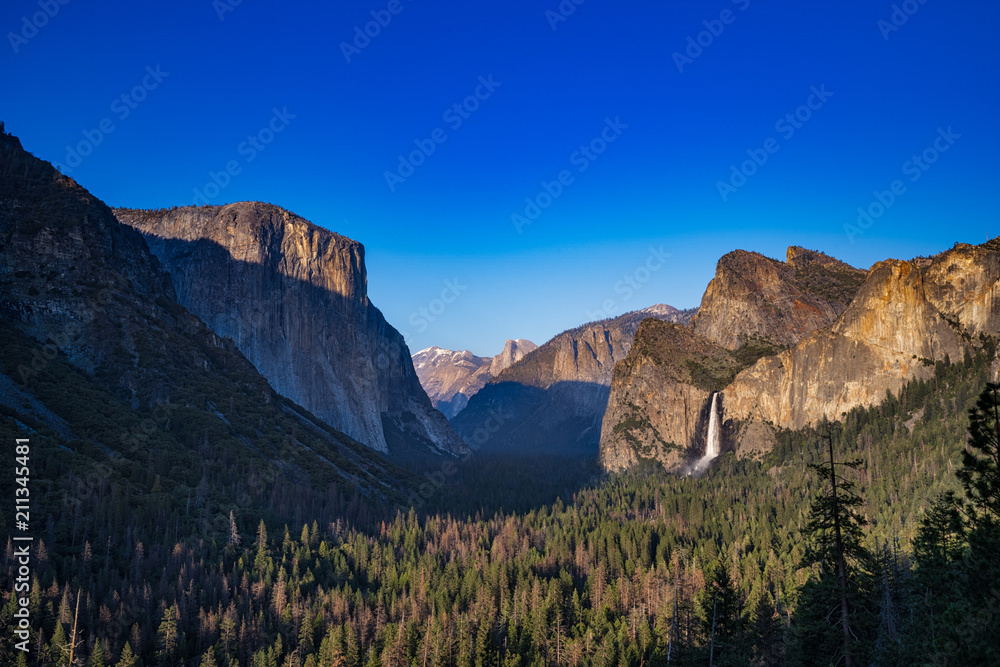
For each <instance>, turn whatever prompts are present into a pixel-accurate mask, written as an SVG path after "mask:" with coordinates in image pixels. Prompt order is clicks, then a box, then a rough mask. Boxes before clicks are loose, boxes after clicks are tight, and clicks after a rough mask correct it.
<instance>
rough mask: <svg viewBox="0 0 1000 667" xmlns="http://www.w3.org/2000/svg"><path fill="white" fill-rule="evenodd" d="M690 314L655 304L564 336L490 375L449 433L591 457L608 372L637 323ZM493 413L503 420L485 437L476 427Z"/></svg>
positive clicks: (526, 448)
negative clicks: (649, 319) (453, 429)
mask: <svg viewBox="0 0 1000 667" xmlns="http://www.w3.org/2000/svg"><path fill="white" fill-rule="evenodd" d="M692 314H693V311H681V310H678V309H676V308H673V307H671V306H666V305H662V304H660V305H658V306H654V307H651V308H649V309H643V310H641V311H634V312H630V313H625V314H624V315H621V316H619V317H615V318H609V319H606V320H601V321H599V322H591V323H589V324H585V325H582V326H579V327H576V328H574V329H570V330H568V331H564V332H562V333H561V334H559V335H557V336H555V337H553V338H552V339H550V340H549V341H547V342H546V343H545V344H543V345H541V346H539V347H538V349H536V350H534V351H532V352H530V353H529V354H527V355H525V356H524V358H522V359H521V360H520V361H518V362H517V363H514V364H513V365H511V366H510V367H509V368H507V369H505V370H504V371H502V372H501V373H500V374H499V375H497V376H496V377H494V378H492V379H491V380H490V381H489V382H488V383H487V384H486V385H485V386H484V387H483V388H482V389H481V390H480V391H479V392H478V393H477V394H476V395H475V396H473V397H472V399H470V401H469V404H468V406H466V408H465V410H463V411H462V412H461V413H459V415H458V416H457V417H456V418H455V419H454V420H453V421H452V423H453V425H454V426H455V430H456V431H458V433H459V434H460V435H462V437H463V438H465V439H466V441H467V442H469V443H470V445H472V443H473V442H475V443H476V444H478V445H484V444H487V443H488V445H487V446H488V447H491V448H497V449H505V450H519V451H549V452H552V451H562V452H573V453H582V454H585V455H591V454H596V452H597V444H598V441H599V435H600V429H601V419H602V417H603V415H604V410H605V408H606V406H607V398H608V389H609V386H610V384H611V373H612V370H613V369H614V366H615V363H617V362H618V361H620V360H621V359H624V358H625V356H626V355H627V354H628V351H629V348H630V347H631V345H632V338H633V336H634V335H635V332H636V329H638V328H639V324H640V323H641V322H642V321H643V320H644V319H647V318H648V317H653V318H656V319H662V320H665V321H675V322H677V321H679V322H687V321H688V320H689V319H690V317H691V315H692ZM496 415H501V416H502V420H503V423H502V424H500V425H499V427H496V428H493V429H492V430H489V432H488V438H487V437H485V436H484V430H483V429H484V428H486V427H485V426H484V425H491V422H490V419H491V418H493V419H496ZM484 438H485V439H484Z"/></svg>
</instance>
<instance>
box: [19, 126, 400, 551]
mask: <svg viewBox="0 0 1000 667" xmlns="http://www.w3.org/2000/svg"><path fill="white" fill-rule="evenodd" d="M0 349H2V350H3V354H2V355H0V404H3V405H4V406H5V410H4V413H3V416H2V418H0V420H2V422H3V423H2V426H3V427H4V428H6V427H7V426H9V425H10V423H11V422H12V421H13V420H12V418H11V416H12V415H13V416H14V417H15V418H16V419H17V420H19V421H18V422H17V423H18V424H20V427H18V428H22V429H23V430H25V431H29V432H31V433H32V436H31V437H32V439H33V444H34V445H35V446H36V447H37V448H38V449H37V451H38V452H39V456H42V457H44V458H45V460H46V461H47V464H46V465H48V466H50V467H51V469H52V470H60V469H62V470H67V471H69V473H67V474H70V478H69V479H72V476H73V475H80V476H81V478H82V477H83V476H85V475H86V474H88V473H89V472H91V471H94V470H99V472H100V477H99V478H100V479H102V480H104V479H107V482H108V485H109V486H107V487H105V486H104V482H102V488H104V489H114V488H117V489H118V490H117V491H112V490H108V491H107V493H120V494H122V497H125V496H127V497H128V498H129V503H130V505H131V506H133V507H140V506H144V505H143V504H144V503H146V502H147V501H148V500H149V499H151V498H153V497H154V496H155V506H156V507H157V510H156V511H157V512H163V511H167V510H168V508H169V511H174V510H176V511H177V516H178V517H179V516H181V515H182V513H183V515H185V516H191V517H194V516H200V515H204V516H205V517H206V521H208V522H209V527H210V526H211V521H212V520H213V514H212V512H219V511H220V510H219V509H218V508H220V507H237V506H238V507H245V506H246V505H247V504H248V503H250V502H256V503H261V504H264V503H268V502H269V500H270V499H272V498H273V497H277V496H272V495H271V494H272V493H278V492H279V489H280V497H282V498H286V499H288V503H287V504H285V506H284V508H282V509H276V510H275V511H278V512H279V513H281V514H282V515H283V516H286V517H288V518H291V517H292V516H293V510H294V509H295V508H298V510H301V509H302V508H303V507H304V506H306V505H309V506H310V507H316V506H317V505H316V504H315V502H314V501H315V498H313V499H310V497H309V496H310V494H312V493H315V494H316V495H317V496H318V497H321V498H322V497H326V496H327V494H328V493H330V492H331V491H333V492H334V495H336V493H342V492H345V491H346V492H348V494H350V493H353V490H352V489H355V490H357V489H360V490H361V491H362V493H365V494H366V495H369V496H371V497H372V498H373V499H379V500H387V499H389V497H390V496H391V495H393V494H396V493H397V492H399V493H402V492H405V489H404V487H403V484H402V483H401V480H406V479H407V478H408V476H407V475H406V474H405V473H403V471H401V470H399V469H398V468H396V467H395V466H393V465H392V464H390V463H389V462H388V461H386V460H384V459H383V458H382V457H379V456H376V455H374V454H373V452H371V450H369V449H368V448H366V447H364V446H363V445H361V444H360V443H358V442H356V441H354V440H351V439H350V438H348V437H347V436H345V435H344V434H343V433H340V432H337V431H335V430H334V429H332V428H330V427H329V426H326V425H324V424H321V423H318V422H316V421H315V419H314V418H312V417H311V416H309V415H308V414H306V413H305V412H304V411H303V410H302V408H301V407H299V406H296V405H295V404H294V403H291V402H290V401H285V399H282V398H281V397H280V396H279V395H278V394H277V393H275V391H274V390H273V389H272V388H271V387H270V386H269V385H268V383H267V381H266V380H265V379H264V378H263V377H262V376H261V375H260V374H259V373H258V372H257V371H256V369H254V367H253V366H251V365H250V363H249V362H248V361H247V360H246V358H244V356H243V355H241V354H240V353H239V351H238V350H237V349H236V346H235V345H234V344H233V343H232V342H231V341H228V340H226V339H224V338H221V337H220V336H218V335H216V334H215V333H213V332H212V331H211V330H210V329H209V328H208V327H206V326H205V324H204V323H203V322H202V320H200V319H199V318H198V317H196V316H194V315H192V314H191V313H190V312H189V311H188V310H186V309H185V308H184V307H183V306H182V305H180V304H179V303H178V301H177V298H176V292H175V289H174V286H173V285H172V282H171V279H170V276H169V275H168V274H167V273H166V272H165V271H164V270H163V268H162V266H161V264H160V262H159V261H158V260H157V259H156V257H154V256H153V255H152V254H151V253H150V251H149V248H148V246H147V244H146V241H145V240H144V238H143V236H142V235H141V234H140V233H139V232H137V231H136V230H134V229H132V228H131V227H129V226H126V225H122V224H120V223H119V222H118V220H116V218H115V216H114V214H113V213H112V211H111V209H109V208H108V207H107V206H106V205H105V204H104V203H103V202H101V201H100V200H98V199H97V198H96V197H94V196H93V195H91V194H90V193H89V192H88V191H87V190H85V189H84V188H82V187H81V186H80V185H79V184H77V183H76V182H75V181H74V180H73V179H71V178H67V177H65V176H63V175H61V174H59V172H57V171H56V170H55V169H54V168H53V167H52V166H51V165H49V164H48V163H46V162H42V161H41V160H38V159H36V158H34V157H33V156H32V155H30V154H29V153H27V152H26V151H25V150H24V149H23V148H22V147H21V144H20V142H19V141H18V140H17V138H15V137H13V136H10V135H6V134H3V133H2V132H0ZM29 425H33V426H29ZM49 428H51V429H52V432H53V433H55V434H57V435H58V438H55V437H54V436H52V435H49V434H48V433H47V429H49ZM43 452H44V453H43ZM208 479H211V485H209V484H208ZM199 480H202V481H201V482H199ZM338 485H339V490H338ZM196 487H197V492H196V493H192V491H193V490H194V489H195V488H196ZM102 493H103V491H102ZM150 494H152V495H150ZM210 496H211V498H210ZM397 497H402V496H400V495H397ZM39 502H42V503H44V502H46V500H45V499H44V498H43V499H40V500H39ZM310 503H312V504H310ZM149 506H150V507H151V506H152V505H149ZM52 507H53V508H54V507H56V505H55V504H54V503H53V505H52ZM213 507H214V508H215V509H214V510H211V508H213ZM140 523H141V522H140ZM81 525H83V524H81ZM199 525H200V524H199ZM147 529H151V527H145V526H137V527H136V530H137V531H145V530H147ZM204 534H205V533H202V535H204Z"/></svg>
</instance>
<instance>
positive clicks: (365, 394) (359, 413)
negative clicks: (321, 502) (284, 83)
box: [115, 202, 464, 452]
mask: <svg viewBox="0 0 1000 667" xmlns="http://www.w3.org/2000/svg"><path fill="white" fill-rule="evenodd" d="M115 214H116V215H117V217H118V219H119V220H120V221H121V222H123V223H125V224H127V225H130V226H131V227H133V228H135V229H136V230H138V231H139V232H141V233H142V234H143V236H144V237H145V239H146V242H147V243H148V244H149V248H150V250H151V251H152V252H153V254H154V255H155V256H156V257H157V258H158V259H159V260H160V262H162V264H163V266H164V267H165V268H166V270H167V272H168V273H169V274H170V276H171V278H172V280H173V284H174V286H175V288H176V290H177V297H178V300H179V301H180V302H181V304H183V305H184V306H185V307H186V308H187V309H189V310H190V311H191V312H193V313H194V314H195V315H197V316H198V317H200V318H201V319H202V320H203V321H204V322H205V323H206V324H207V325H208V326H209V327H210V328H211V329H212V330H213V331H214V332H215V333H217V334H218V335H220V336H224V337H227V338H231V339H232V340H233V341H234V342H235V343H236V346H237V347H238V348H239V350H240V351H241V352H242V353H243V354H244V355H245V356H246V357H247V359H249V360H250V362H251V363H252V364H253V365H254V366H255V367H256V368H257V369H258V370H259V371H260V372H261V373H262V374H263V375H264V376H265V377H266V378H267V379H268V380H269V381H270V382H271V384H272V386H273V387H274V388H275V389H276V390H277V391H278V392H280V393H281V394H283V395H284V396H287V397H288V398H290V399H292V400H293V401H296V402H297V403H299V404H301V405H303V406H304V407H305V408H307V409H308V410H310V411H311V412H312V413H313V414H315V415H316V416H317V417H319V418H320V419H322V420H323V421H325V422H326V423H328V424H330V425H331V426H333V427H334V428H336V429H338V430H340V431H343V432H344V433H347V434H348V435H350V436H351V437H353V438H355V439H356V440H358V441H359V442H362V443H364V444H365V445H368V446H369V447H371V448H372V449H375V450H377V451H381V452H387V451H394V450H395V449H411V448H417V449H426V448H430V449H432V450H435V449H436V450H440V451H444V452H458V451H462V450H463V449H464V445H463V443H462V442H461V441H460V439H459V438H458V437H457V436H456V435H455V433H454V432H453V431H452V429H451V427H450V426H449V425H448V423H447V420H446V419H445V418H444V416H443V415H442V414H441V413H440V412H438V411H437V410H435V409H434V408H433V407H432V406H431V404H430V400H429V399H428V398H427V395H426V394H425V393H424V391H423V389H422V388H421V386H420V382H419V380H418V379H417V375H416V373H415V372H414V369H413V363H412V361H411V360H410V354H409V351H408V349H407V347H406V343H405V342H404V341H403V337H402V336H401V335H400V334H399V333H398V332H397V331H396V330H395V329H394V328H393V327H392V326H390V325H389V324H388V323H387V322H386V321H385V319H384V318H383V317H382V313H380V312H379V310H378V309H377V308H375V307H374V306H373V305H372V304H371V303H370V302H369V300H368V294H367V275H366V272H365V263H364V247H363V246H362V245H361V244H360V243H358V242H357V241H353V240H351V239H348V238H346V237H344V236H341V235H339V234H336V233H333V232H330V231H328V230H326V229H323V228H321V227H318V226H316V225H314V224H312V223H310V222H308V221H307V220H304V219H303V218H300V217H299V216H297V215H295V214H294V213H291V212H289V211H286V210H284V209H281V208H279V207H277V206H273V205H270V204H262V203H258V202H240V203H237V204H230V205H227V206H204V207H181V208H174V209H168V210H158V211H143V210H128V209H117V210H116V211H115Z"/></svg>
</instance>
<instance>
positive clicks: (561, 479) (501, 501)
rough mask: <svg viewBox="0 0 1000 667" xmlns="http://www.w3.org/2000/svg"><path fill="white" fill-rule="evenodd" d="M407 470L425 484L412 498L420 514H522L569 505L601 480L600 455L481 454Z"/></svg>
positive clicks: (428, 462) (427, 462) (413, 465)
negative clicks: (550, 506)
mask: <svg viewBox="0 0 1000 667" xmlns="http://www.w3.org/2000/svg"><path fill="white" fill-rule="evenodd" d="M406 467H407V468H408V469H409V470H410V471H411V472H413V473H415V474H417V475H419V476H420V477H421V479H422V484H421V485H420V486H419V487H418V489H417V491H418V494H419V495H418V496H417V497H416V498H414V499H413V507H414V508H415V509H416V510H417V512H418V513H419V514H429V515H430V514H438V513H440V514H451V515H452V516H465V517H474V516H476V515H481V516H491V515H493V514H495V513H498V512H504V513H514V514H523V513H525V512H529V511H531V510H534V509H538V508H540V507H544V506H546V505H551V504H553V503H555V502H556V500H557V499H562V501H563V502H565V503H570V502H571V501H572V498H573V495H574V494H575V493H576V492H577V491H579V490H580V489H582V488H585V487H590V486H593V485H595V484H597V483H598V482H599V481H600V480H601V479H602V477H603V473H602V471H601V469H600V466H599V465H598V461H597V455H596V453H595V454H594V455H593V456H580V455H573V454H565V453H562V454H559V453H556V454H549V453H537V452H536V453H525V452H495V451H483V450H481V451H479V452H477V453H475V454H473V455H471V456H466V457H464V458H460V459H456V460H453V461H451V462H442V461H441V460H440V459H438V460H436V461H431V460H425V461H422V462H415V461H411V462H410V464H409V465H408V466H406ZM407 509H408V508H407Z"/></svg>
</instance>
